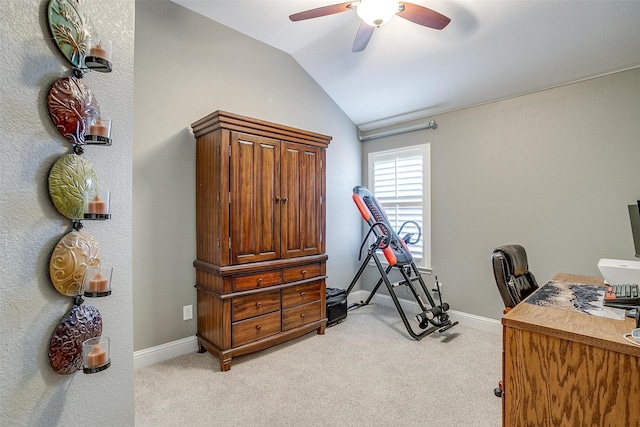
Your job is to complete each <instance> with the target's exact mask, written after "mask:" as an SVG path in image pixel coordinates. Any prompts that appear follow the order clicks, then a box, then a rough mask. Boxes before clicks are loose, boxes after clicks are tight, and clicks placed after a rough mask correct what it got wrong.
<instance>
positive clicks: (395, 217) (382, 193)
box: [368, 144, 431, 269]
mask: <svg viewBox="0 0 640 427" xmlns="http://www.w3.org/2000/svg"><path fill="white" fill-rule="evenodd" d="M368 160H369V185H368V187H369V190H371V192H372V193H373V194H374V195H375V196H376V198H377V199H378V200H379V201H380V203H381V204H382V206H383V207H384V209H385V211H386V213H387V217H388V218H389V222H390V223H391V226H392V227H393V228H394V230H395V231H396V232H398V231H399V230H400V227H401V226H402V224H404V223H405V222H406V221H415V222H416V223H417V224H418V225H419V226H420V229H421V230H422V236H421V237H420V240H419V241H418V242H416V243H414V244H409V245H408V246H409V250H410V251H411V254H412V255H413V258H414V261H415V263H416V265H417V266H418V267H421V268H422V269H429V268H430V258H431V256H430V245H429V242H430V239H429V236H430V235H431V233H430V217H429V203H428V202H429V199H430V181H429V176H430V158H429V144H425V145H421V146H418V147H411V148H405V149H399V150H388V151H379V152H374V153H369V158H368ZM407 233H414V235H413V236H412V238H411V241H413V240H415V239H416V238H417V237H418V229H417V227H416V226H415V224H412V223H407V224H406V225H405V226H404V228H403V229H402V232H401V233H400V237H401V238H402V237H404V236H405V235H406V234H407Z"/></svg>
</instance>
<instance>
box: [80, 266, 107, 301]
mask: <svg viewBox="0 0 640 427" xmlns="http://www.w3.org/2000/svg"><path fill="white" fill-rule="evenodd" d="M112 274H113V268H111V267H102V266H97V267H88V268H87V271H86V273H85V276H84V296H85V297H106V296H108V295H111V275H112Z"/></svg>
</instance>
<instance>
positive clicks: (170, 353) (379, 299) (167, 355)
mask: <svg viewBox="0 0 640 427" xmlns="http://www.w3.org/2000/svg"><path fill="white" fill-rule="evenodd" d="M368 296H369V291H363V290H360V291H355V292H351V293H350V294H349V297H348V299H347V301H348V304H351V303H354V302H360V301H365V300H366V299H367V297H368ZM399 300H400V304H401V305H402V308H403V309H404V310H406V313H416V314H417V313H418V312H419V311H420V308H419V306H418V303H417V302H415V301H409V300H406V299H401V298H399ZM371 302H372V303H375V304H380V305H384V306H385V307H394V308H395V305H394V304H393V300H392V299H391V297H390V296H388V295H384V294H376V295H375V296H374V297H373V300H372V301H371ZM447 313H449V316H450V318H451V320H452V321H458V322H460V324H461V325H464V326H467V327H469V328H473V329H479V330H482V331H486V332H491V333H494V334H497V335H499V334H501V333H502V325H501V323H500V321H499V320H495V319H490V318H487V317H481V316H476V315H475V314H469V313H463V312H461V311H455V310H449V311H448V312H447ZM407 316H409V314H407ZM410 320H411V319H410ZM194 351H198V340H197V338H196V337H195V335H194V336H192V337H187V338H182V339H180V340H176V341H172V342H169V343H166V344H162V345H158V346H155V347H151V348H146V349H144V350H139V351H135V352H133V367H134V369H138V368H143V367H145V366H148V365H152V364H154V363H158V362H162V361H164V360H169V359H173V358H174V357H178V356H182V355H183V354H187V353H191V352H194Z"/></svg>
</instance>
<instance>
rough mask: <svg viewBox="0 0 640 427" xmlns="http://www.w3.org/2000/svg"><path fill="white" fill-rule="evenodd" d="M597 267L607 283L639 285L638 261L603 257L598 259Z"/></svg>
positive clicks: (639, 268) (639, 271)
mask: <svg viewBox="0 0 640 427" xmlns="http://www.w3.org/2000/svg"><path fill="white" fill-rule="evenodd" d="M598 269H599V270H600V274H602V277H604V280H605V282H606V283H608V284H609V285H626V284H633V283H635V284H639V285H640V261H627V260H623V259H605V258H603V259H601V260H600V261H598Z"/></svg>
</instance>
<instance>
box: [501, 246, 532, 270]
mask: <svg viewBox="0 0 640 427" xmlns="http://www.w3.org/2000/svg"><path fill="white" fill-rule="evenodd" d="M493 253H494V254H496V253H501V254H503V255H504V257H505V258H506V260H507V263H508V264H509V266H510V267H511V270H512V272H511V273H512V274H513V275H514V276H515V277H518V276H522V275H523V274H524V273H525V272H526V271H527V270H528V269H529V262H528V261H527V252H526V251H525V250H524V247H522V246H521V245H504V246H499V247H497V248H495V249H494V250H493Z"/></svg>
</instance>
